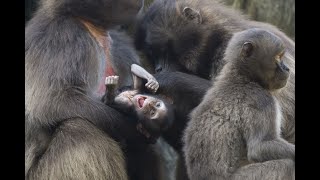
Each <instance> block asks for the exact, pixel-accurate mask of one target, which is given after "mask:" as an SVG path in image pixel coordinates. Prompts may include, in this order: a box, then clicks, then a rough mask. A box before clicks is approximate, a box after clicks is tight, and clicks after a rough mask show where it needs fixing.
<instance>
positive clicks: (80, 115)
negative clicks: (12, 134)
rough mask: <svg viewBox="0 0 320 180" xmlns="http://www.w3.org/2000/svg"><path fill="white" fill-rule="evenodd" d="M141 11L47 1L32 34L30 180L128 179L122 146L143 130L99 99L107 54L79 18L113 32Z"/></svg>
mask: <svg viewBox="0 0 320 180" xmlns="http://www.w3.org/2000/svg"><path fill="white" fill-rule="evenodd" d="M140 7H141V1H136V0H102V1H95V0H84V1H78V0H55V1H54V0H43V1H42V2H41V5H40V8H39V10H38V11H37V12H36V13H35V16H34V17H33V18H32V19H31V20H30V21H29V22H28V24H27V26H26V29H25V70H26V73H25V79H26V81H25V89H26V97H25V100H26V101H25V109H26V110H25V113H26V120H25V124H26V125H25V133H26V137H25V141H26V146H25V167H26V168H25V177H26V179H127V173H126V167H125V160H124V156H123V153H122V150H121V149H120V146H119V143H117V142H116V141H118V142H122V141H123V140H125V139H127V138H128V137H130V136H131V134H132V133H134V132H133V130H135V129H134V127H130V125H128V123H126V117H125V116H122V115H121V114H120V113H118V112H117V111H115V110H113V109H112V108H109V107H107V106H105V105H104V104H103V103H102V102H100V101H99V99H98V98H97V97H96V96H95V94H94V92H95V90H96V88H97V86H98V82H100V80H101V78H103V77H102V71H103V68H104V65H103V64H104V63H103V61H104V59H105V56H106V55H105V53H104V50H103V49H102V48H101V47H100V46H99V45H98V43H97V41H96V40H95V38H94V37H93V36H92V35H91V34H90V33H89V32H88V30H87V29H86V27H85V26H84V25H83V24H82V23H81V22H80V21H79V19H82V20H87V21H89V22H90V23H92V24H93V25H95V26H96V28H98V29H101V30H103V31H105V32H106V31H107V29H108V28H110V27H112V26H114V25H116V24H118V23H125V22H128V21H130V20H132V18H133V17H134V16H135V14H136V13H137V12H138V10H139V8H140ZM124 8H125V9H126V10H127V11H123V9H124ZM127 136H128V137H127Z"/></svg>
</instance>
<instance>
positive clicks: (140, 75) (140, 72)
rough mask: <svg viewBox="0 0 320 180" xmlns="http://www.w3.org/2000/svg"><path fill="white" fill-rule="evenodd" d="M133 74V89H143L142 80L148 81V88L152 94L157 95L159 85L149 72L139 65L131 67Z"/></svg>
mask: <svg viewBox="0 0 320 180" xmlns="http://www.w3.org/2000/svg"><path fill="white" fill-rule="evenodd" d="M131 72H132V77H133V88H134V89H136V90H139V89H142V88H143V86H142V80H143V79H145V80H147V83H146V84H145V86H146V88H147V89H148V90H150V91H151V92H152V93H155V92H156V91H157V90H158V88H159V83H158V81H157V80H156V78H154V77H153V76H152V75H151V74H150V73H148V71H146V70H145V69H144V68H142V67H141V66H139V65H137V64H132V65H131Z"/></svg>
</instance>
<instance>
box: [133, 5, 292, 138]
mask: <svg viewBox="0 0 320 180" xmlns="http://www.w3.org/2000/svg"><path fill="white" fill-rule="evenodd" d="M255 27H260V28H263V29H266V30H269V31H271V32H272V33H274V34H276V35H277V36H279V37H280V38H281V39H282V40H283V41H284V43H285V45H286V47H287V51H286V53H285V54H286V56H285V57H284V61H285V63H286V64H287V65H288V66H289V68H290V70H291V75H290V78H289V81H288V84H287V85H286V87H285V88H284V89H283V90H282V91H281V92H280V93H278V94H276V96H278V97H279V98H278V100H279V103H280V106H281V108H282V110H283V112H284V114H283V117H284V123H283V125H282V136H283V137H284V138H285V139H286V140H288V141H289V142H291V143H294V142H295V60H294V59H295V43H294V42H293V41H292V40H291V39H289V38H288V37H287V36H286V35H285V34H284V33H283V32H281V31H279V30H278V29H277V28H276V27H274V26H272V25H270V24H266V23H262V22H256V21H251V20H250V19H249V18H247V17H246V16H244V15H242V14H241V13H240V12H238V11H236V10H233V9H232V8H230V7H227V6H225V5H224V4H222V3H221V2H219V1H215V0H155V1H154V2H153V3H152V4H151V6H150V7H149V8H148V10H147V11H146V13H145V15H144V17H143V18H142V19H141V21H140V22H138V25H137V32H136V37H135V45H136V47H137V48H138V49H140V50H142V51H143V52H144V53H145V54H146V56H147V59H148V60H149V61H151V62H153V64H154V66H155V70H156V71H157V72H160V71H182V72H185V73H190V74H194V75H197V76H199V77H202V78H205V79H212V78H214V77H215V76H216V75H217V74H218V73H219V72H220V70H221V69H222V67H223V65H224V64H225V62H224V60H223V54H224V51H225V48H226V46H227V43H228V41H229V40H230V38H231V36H232V35H233V34H234V33H236V32H239V31H242V30H245V29H249V28H255Z"/></svg>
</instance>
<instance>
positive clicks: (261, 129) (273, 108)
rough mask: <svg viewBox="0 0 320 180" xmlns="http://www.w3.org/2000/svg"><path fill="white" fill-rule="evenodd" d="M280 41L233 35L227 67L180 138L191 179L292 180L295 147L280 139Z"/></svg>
mask: <svg viewBox="0 0 320 180" xmlns="http://www.w3.org/2000/svg"><path fill="white" fill-rule="evenodd" d="M285 49H286V48H285V46H284V43H283V41H282V40H281V39H280V38H279V37H278V36H276V35H275V34H273V33H271V32H269V31H266V30H262V29H258V28H253V29H248V30H245V31H242V32H238V33H235V34H234V36H233V37H232V39H231V41H230V42H229V44H228V47H227V49H226V52H225V56H224V58H225V60H226V62H227V64H226V65H225V67H224V68H223V69H222V71H221V73H220V74H219V75H218V76H217V78H216V80H215V82H214V86H213V87H212V88H211V89H209V90H208V92H207V94H206V95H205V97H204V100H203V101H202V102H201V103H200V105H199V106H198V107H196V108H195V109H194V110H193V111H192V113H191V120H190V122H189V123H188V125H187V128H186V130H185V136H184V142H185V147H184V152H185V157H186V164H187V171H188V175H189V177H190V178H191V179H270V178H271V179H273V178H275V179H292V178H294V159H295V145H293V144H290V143H288V142H287V141H286V140H284V139H283V138H282V137H280V126H281V119H282V117H281V109H280V106H279V103H278V101H277V99H276V98H275V97H274V96H273V93H274V92H275V91H281V88H283V87H284V86H285V85H286V83H287V81H288V78H289V74H290V70H289V68H288V67H287V66H286V65H285V64H284V63H283V58H282V57H283V55H284V53H285Z"/></svg>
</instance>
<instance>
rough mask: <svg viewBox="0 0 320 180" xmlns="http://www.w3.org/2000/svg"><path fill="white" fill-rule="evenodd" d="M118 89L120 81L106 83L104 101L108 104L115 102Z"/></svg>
mask: <svg viewBox="0 0 320 180" xmlns="http://www.w3.org/2000/svg"><path fill="white" fill-rule="evenodd" d="M117 89H118V83H116V84H106V93H105V94H104V96H103V97H102V102H104V103H105V104H107V105H111V104H113V103H114V99H115V97H116V90H117Z"/></svg>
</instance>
